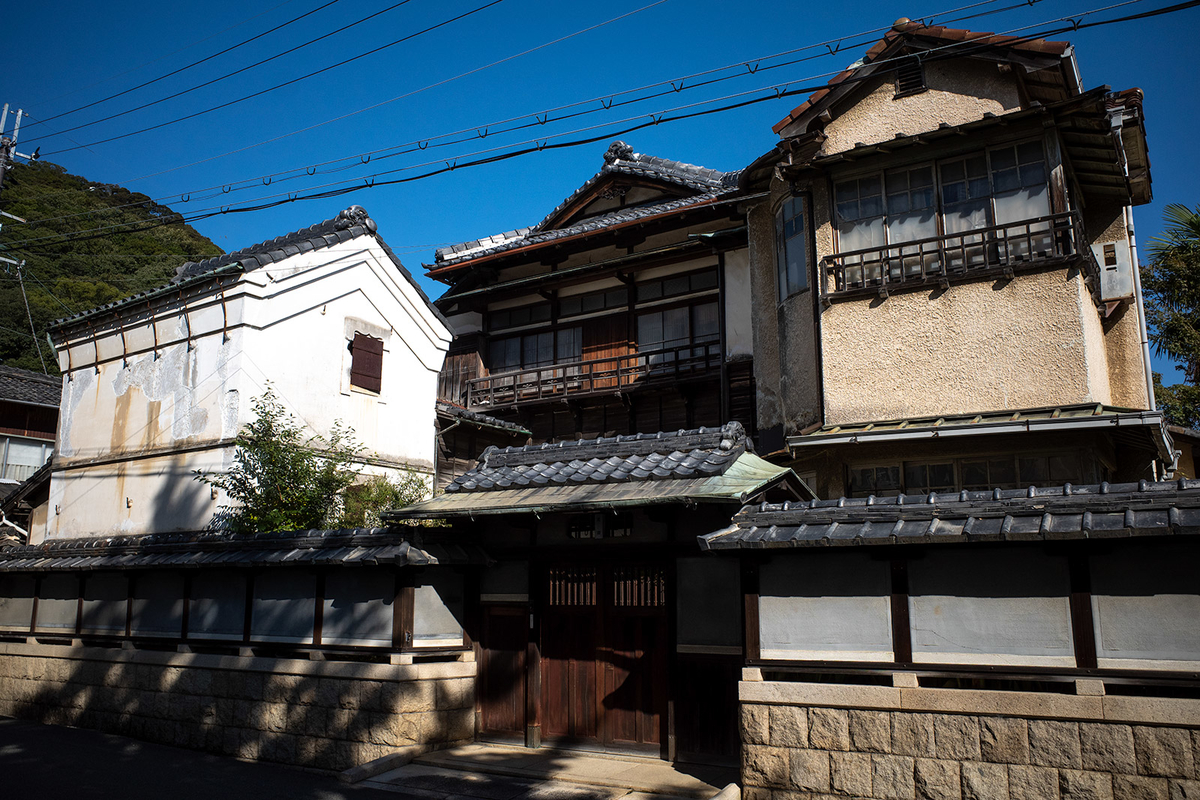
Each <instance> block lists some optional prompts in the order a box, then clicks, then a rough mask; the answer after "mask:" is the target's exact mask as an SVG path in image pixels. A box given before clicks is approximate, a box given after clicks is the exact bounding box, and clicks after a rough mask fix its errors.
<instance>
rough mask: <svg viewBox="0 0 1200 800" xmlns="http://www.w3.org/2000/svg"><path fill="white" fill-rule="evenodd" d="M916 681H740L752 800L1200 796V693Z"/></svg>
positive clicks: (1176, 799)
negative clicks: (982, 687)
mask: <svg viewBox="0 0 1200 800" xmlns="http://www.w3.org/2000/svg"><path fill="white" fill-rule="evenodd" d="M748 672H754V671H748ZM909 677H914V676H909ZM911 683H912V684H913V686H911V687H904V688H901V687H884V686H847V685H831V684H808V683H771V682H753V681H743V682H742V683H741V685H740V695H741V698H742V712H741V713H742V717H741V726H742V731H741V737H742V782H743V786H744V790H743V794H744V796H745V798H746V800H804V799H809V798H811V799H812V800H816V798H822V799H825V798H834V797H837V798H846V797H852V798H872V799H878V800H917V799H918V798H927V799H928V800H1046V798H1050V799H1051V800H1084V799H1086V800H1124V799H1126V798H1128V799H1129V800H1185V799H1190V798H1200V701H1198V700H1192V699H1166V698H1145V697H1131V696H1121V697H1116V696H1104V695H1103V694H1102V692H1103V684H1102V683H1100V682H1099V681H1080V682H1079V683H1080V684H1081V687H1080V688H1081V691H1084V692H1092V693H1095V692H1100V693H1101V694H1092V695H1091V696H1080V695H1063V694H1047V693H1033V692H999V691H976V690H959V689H930V688H921V687H919V686H916V680H915V677H914V679H913V680H912V681H911Z"/></svg>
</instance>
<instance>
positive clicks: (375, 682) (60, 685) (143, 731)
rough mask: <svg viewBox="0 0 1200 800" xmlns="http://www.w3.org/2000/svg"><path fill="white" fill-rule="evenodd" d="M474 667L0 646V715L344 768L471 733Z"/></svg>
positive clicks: (259, 757) (233, 753) (243, 755)
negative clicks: (392, 664)
mask: <svg viewBox="0 0 1200 800" xmlns="http://www.w3.org/2000/svg"><path fill="white" fill-rule="evenodd" d="M474 675H475V665H474V664H473V663H457V662H448V663H435V664H419V665H408V666H391V665H386V664H361V663H335V662H310V661H298V660H290V659H269V658H237V657H227V656H215V655H193V654H179V653H161V652H149V651H133V652H130V651H122V650H111V649H104V648H90V647H54V646H47V645H33V644H19V643H9V644H3V643H0V716H11V717H17V718H20V719H31V720H37V721H39V722H44V723H47V724H52V725H70V726H73V727H80V728H94V729H97V730H102V731H105V732H108V733H116V734H120V735H123V736H132V737H134V738H137V739H145V740H147V741H152V742H162V743H164V744H170V745H174V746H176V747H188V748H192V749H195V750H205V751H208V752H211V753H220V754H222V755H229V756H236V757H238V758H249V759H257V760H262V761H278V762H282V763H285V764H295V765H298V766H304V767H315V768H318V769H332V770H344V769H348V768H350V767H353V766H356V765H358V764H362V763H365V762H367V761H371V760H373V759H376V758H379V757H381V756H383V755H386V754H388V753H391V752H395V751H396V750H397V749H398V748H401V747H421V746H424V747H433V746H437V745H439V744H445V743H448V742H461V741H465V740H469V739H471V738H472V737H473V736H474V733H475V709H474V705H475V679H474Z"/></svg>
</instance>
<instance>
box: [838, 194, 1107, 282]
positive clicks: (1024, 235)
mask: <svg viewBox="0 0 1200 800" xmlns="http://www.w3.org/2000/svg"><path fill="white" fill-rule="evenodd" d="M1085 242H1086V239H1085V238H1084V235H1083V223H1082V220H1080V218H1079V215H1078V214H1076V213H1075V212H1074V211H1066V212H1062V213H1058V214H1050V215H1049V216H1044V217H1036V218H1033V219H1027V220H1021V221H1019V222H1008V223H1005V224H1003V225H993V226H991V227H989V228H976V229H975V230H971V231H963V232H961V233H947V234H943V235H941V236H934V237H930V238H928V239H918V240H915V241H911V242H900V243H896V244H890V245H886V246H882V247H870V248H866V249H863V250H852V251H849V252H845V253H835V254H833V255H831V256H827V257H826V258H825V259H824V260H823V261H822V265H823V268H824V270H823V271H824V277H825V281H824V292H823V297H825V298H836V297H840V296H847V295H857V294H866V293H871V294H874V293H878V294H880V295H882V296H886V295H887V294H888V292H889V291H895V290H899V289H902V288H904V287H906V286H921V285H926V284H941V285H943V286H945V285H948V284H949V283H950V282H951V281H953V280H956V279H960V278H969V277H984V276H986V275H989V274H993V273H994V274H997V275H1000V274H1003V275H1009V276H1011V275H1012V274H1013V272H1014V271H1015V270H1017V269H1023V268H1028V267H1040V266H1051V265H1053V264H1054V263H1056V262H1067V261H1076V260H1079V261H1082V262H1083V266H1084V269H1085V271H1086V272H1087V273H1088V274H1089V276H1090V277H1092V278H1097V277H1098V274H1099V268H1098V267H1097V266H1096V264H1095V261H1094V260H1093V258H1092V255H1091V250H1090V249H1088V247H1087V246H1086V244H1085Z"/></svg>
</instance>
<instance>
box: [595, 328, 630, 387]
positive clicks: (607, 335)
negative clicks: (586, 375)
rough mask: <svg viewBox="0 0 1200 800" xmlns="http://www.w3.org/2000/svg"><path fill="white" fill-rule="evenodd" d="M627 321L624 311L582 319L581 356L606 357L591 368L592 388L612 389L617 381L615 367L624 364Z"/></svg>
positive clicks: (627, 345) (627, 333)
mask: <svg viewBox="0 0 1200 800" xmlns="http://www.w3.org/2000/svg"><path fill="white" fill-rule="evenodd" d="M631 352H632V348H631V347H630V346H629V322H628V319H627V318H626V316H625V314H621V313H617V314H613V315H612V316H610V317H601V318H599V319H590V320H586V321H585V322H584V323H583V360H584V361H590V360H593V359H597V358H602V359H606V360H605V361H603V362H600V363H598V364H594V365H593V366H592V367H591V369H592V370H593V373H592V376H593V377H592V388H593V389H612V388H616V387H617V386H618V385H619V381H618V369H619V368H620V367H625V366H628V363H627V359H626V358H625V356H628V355H629V354H630V353H631Z"/></svg>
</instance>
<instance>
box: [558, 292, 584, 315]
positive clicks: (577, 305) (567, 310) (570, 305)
mask: <svg viewBox="0 0 1200 800" xmlns="http://www.w3.org/2000/svg"><path fill="white" fill-rule="evenodd" d="M582 308H583V306H582V302H581V300H580V298H578V297H564V298H563V299H562V300H560V301H559V303H558V313H559V314H561V315H562V316H564V317H573V316H575V315H576V314H579V313H581V309H582Z"/></svg>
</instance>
